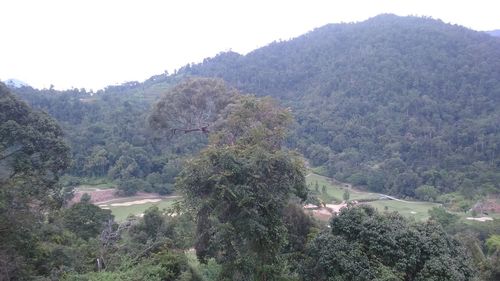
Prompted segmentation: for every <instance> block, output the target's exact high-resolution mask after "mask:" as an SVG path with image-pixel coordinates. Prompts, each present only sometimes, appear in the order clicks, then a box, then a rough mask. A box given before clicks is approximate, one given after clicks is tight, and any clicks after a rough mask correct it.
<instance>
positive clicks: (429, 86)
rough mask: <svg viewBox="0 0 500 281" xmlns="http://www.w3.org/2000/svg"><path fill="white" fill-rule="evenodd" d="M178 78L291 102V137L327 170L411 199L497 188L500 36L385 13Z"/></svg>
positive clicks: (219, 60) (226, 58)
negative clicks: (216, 82)
mask: <svg viewBox="0 0 500 281" xmlns="http://www.w3.org/2000/svg"><path fill="white" fill-rule="evenodd" d="M180 73H182V74H189V75H199V76H216V77H221V78H223V79H225V80H226V81H229V83H231V84H233V85H234V86H236V87H238V88H241V89H243V90H245V91H249V92H253V93H256V94H259V95H270V96H273V97H276V98H278V99H280V100H281V101H282V102H283V103H285V104H287V105H289V106H291V107H292V108H293V111H294V114H295V117H296V119H297V123H298V124H297V126H296V129H295V131H294V134H293V136H292V137H291V138H290V139H289V144H290V146H292V147H296V148H298V149H299V150H300V151H301V152H303V153H304V154H305V155H306V156H307V157H308V158H309V159H310V160H311V162H312V164H314V165H324V166H326V169H327V171H328V174H329V175H330V176H334V177H336V178H338V179H340V180H343V181H348V182H351V183H354V184H357V185H366V186H368V188H370V189H371V190H373V191H381V192H382V191H383V192H389V193H392V194H399V195H403V196H415V193H414V190H415V188H417V187H419V186H421V185H430V186H433V187H434V188H436V189H437V190H438V191H439V192H450V191H455V190H460V191H462V192H463V193H464V195H466V196H469V197H470V196H473V195H474V194H476V192H477V191H484V192H498V191H499V186H498V183H499V182H500V178H499V177H500V174H499V165H500V161H499V160H500V157H499V155H500V147H499V145H498V144H499V143H500V122H499V120H500V78H499V77H500V40H499V39H498V38H494V37H491V36H489V35H487V34H484V33H481V32H476V31H472V30H469V29H466V28H463V27H460V26H455V25H449V24H444V23H443V22H441V21H438V20H433V19H428V18H416V17H397V16H394V15H381V16H377V17H375V18H372V19H369V20H367V21H365V22H362V23H354V24H330V25H327V26H324V27H321V28H318V29H316V30H314V31H311V32H309V33H307V34H305V35H303V36H300V37H298V38H295V39H292V40H290V41H285V42H275V43H272V44H270V45H269V46H266V47H263V48H261V49H258V50H255V51H253V52H251V53H249V54H248V55H246V56H241V55H238V54H236V53H231V52H229V53H221V54H219V55H218V56H216V57H214V58H212V59H208V60H206V61H204V62H203V63H201V64H198V65H192V66H188V67H185V68H184V69H182V70H181V71H180Z"/></svg>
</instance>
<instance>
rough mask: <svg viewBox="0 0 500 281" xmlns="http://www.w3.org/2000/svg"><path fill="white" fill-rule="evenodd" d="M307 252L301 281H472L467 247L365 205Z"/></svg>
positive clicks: (347, 213)
mask: <svg viewBox="0 0 500 281" xmlns="http://www.w3.org/2000/svg"><path fill="white" fill-rule="evenodd" d="M330 227H331V228H330V229H329V230H327V231H324V232H322V233H321V234H320V235H318V236H317V237H316V238H315V239H314V240H313V241H312V242H311V243H310V245H309V246H308V248H307V252H306V254H307V258H306V259H305V262H304V263H303V264H302V271H301V276H302V278H303V280H318V281H321V280H339V281H340V280H418V281H423V280H436V281H437V280H442V281H445V280H449V281H451V280H474V278H475V271H474V270H473V268H472V263H471V260H470V258H469V256H468V254H467V252H466V251H465V249H464V248H463V247H462V246H461V245H460V244H459V243H458V242H457V241H456V240H455V239H453V238H452V237H450V236H449V235H447V234H446V233H445V232H444V231H443V229H442V227H441V226H440V225H438V224H435V223H432V222H428V223H411V222H408V221H407V220H406V219H404V218H403V217H401V216H400V215H398V214H396V213H378V212H377V211H376V210H375V209H373V208H372V207H369V206H357V207H348V208H344V209H342V210H341V211H340V213H339V215H338V216H336V217H334V218H333V219H332V221H331V224H330Z"/></svg>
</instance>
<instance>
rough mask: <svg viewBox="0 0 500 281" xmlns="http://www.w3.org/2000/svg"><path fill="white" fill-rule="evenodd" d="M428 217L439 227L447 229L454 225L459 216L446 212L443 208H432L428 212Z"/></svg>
mask: <svg viewBox="0 0 500 281" xmlns="http://www.w3.org/2000/svg"><path fill="white" fill-rule="evenodd" d="M429 215H430V216H431V217H430V220H433V221H435V222H437V223H439V224H440V225H442V226H443V227H444V228H447V227H449V226H451V225H453V224H454V223H456V222H457V221H458V219H459V216H457V215H455V214H452V213H449V212H447V211H446V210H445V209H444V208H442V207H434V208H432V209H430V210H429Z"/></svg>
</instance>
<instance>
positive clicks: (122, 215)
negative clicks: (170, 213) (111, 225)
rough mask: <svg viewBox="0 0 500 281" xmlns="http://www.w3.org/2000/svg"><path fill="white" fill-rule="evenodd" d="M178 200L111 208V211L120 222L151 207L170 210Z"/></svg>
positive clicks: (170, 199) (168, 199) (171, 199)
mask: <svg viewBox="0 0 500 281" xmlns="http://www.w3.org/2000/svg"><path fill="white" fill-rule="evenodd" d="M176 200H178V198H167V199H163V200H162V201H160V202H155V203H144V204H140V205H132V206H109V209H110V210H111V212H112V214H113V215H114V216H115V220H116V221H118V222H120V221H124V220H125V219H126V218H127V217H128V216H129V215H139V214H142V213H144V211H146V209H148V208H149V207H151V206H158V208H159V209H160V210H161V209H165V208H168V207H170V206H172V204H173V203H174V202H175V201H176Z"/></svg>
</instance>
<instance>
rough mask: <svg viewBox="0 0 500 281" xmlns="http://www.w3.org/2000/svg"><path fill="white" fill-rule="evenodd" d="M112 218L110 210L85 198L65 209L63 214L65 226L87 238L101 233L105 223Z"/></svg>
mask: <svg viewBox="0 0 500 281" xmlns="http://www.w3.org/2000/svg"><path fill="white" fill-rule="evenodd" d="M82 198H83V197H82ZM112 219H113V216H112V215H111V211H110V210H103V209H101V208H99V207H97V206H96V205H94V204H92V203H90V202H89V201H85V200H82V201H80V202H79V203H76V204H74V205H73V206H71V207H70V208H68V209H67V210H64V214H63V223H64V226H65V227H66V228H67V229H69V230H71V231H72V232H73V233H74V234H75V235H77V236H78V237H81V238H82V239H86V240H88V239H90V238H94V237H96V236H97V235H98V234H99V233H101V231H102V229H103V228H104V224H105V223H107V222H108V221H109V220H112Z"/></svg>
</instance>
